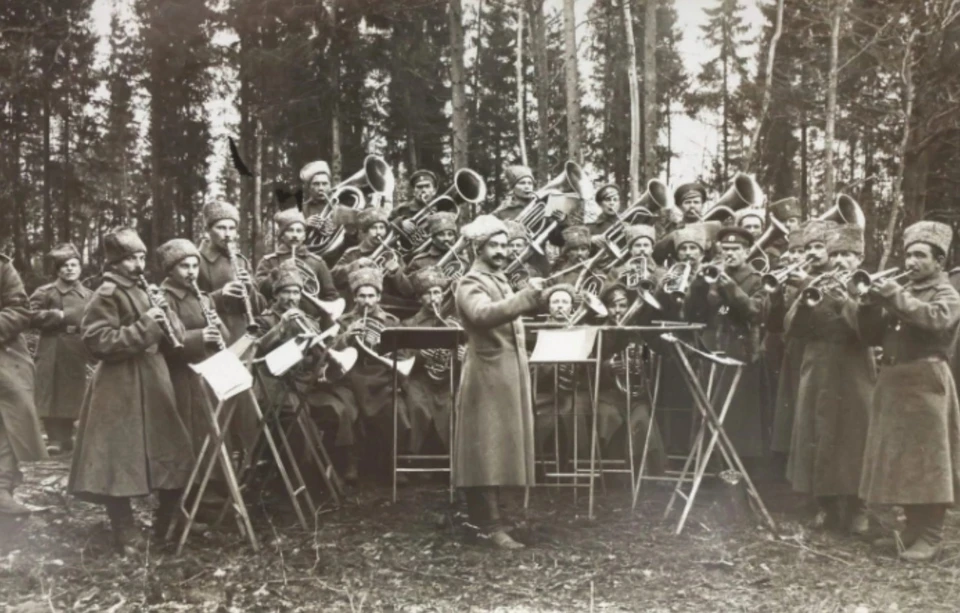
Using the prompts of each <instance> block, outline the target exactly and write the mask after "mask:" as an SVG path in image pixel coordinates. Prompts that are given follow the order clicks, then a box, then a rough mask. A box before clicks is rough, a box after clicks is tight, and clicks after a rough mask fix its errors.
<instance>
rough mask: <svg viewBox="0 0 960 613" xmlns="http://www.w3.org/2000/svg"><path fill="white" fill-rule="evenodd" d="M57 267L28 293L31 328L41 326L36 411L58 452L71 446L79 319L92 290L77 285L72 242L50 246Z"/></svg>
mask: <svg viewBox="0 0 960 613" xmlns="http://www.w3.org/2000/svg"><path fill="white" fill-rule="evenodd" d="M47 258H48V260H49V261H50V262H51V263H52V264H53V266H54V269H55V270H56V271H57V280H56V281H54V282H53V283H48V284H46V285H41V286H40V287H38V288H37V290H36V291H35V292H33V295H32V296H30V310H32V311H34V315H33V320H32V323H31V326H32V327H34V328H38V329H39V330H40V341H39V342H38V343H37V355H36V363H37V379H38V380H40V381H43V382H44V384H43V385H39V386H37V389H36V403H37V414H38V415H39V416H40V419H41V420H42V421H43V427H44V429H45V430H46V431H47V440H48V441H50V442H53V443H55V444H56V446H57V450H58V451H59V452H61V453H69V452H70V451H72V450H73V422H74V421H75V420H76V419H77V416H78V415H79V414H80V403H81V402H83V392H84V390H85V389H86V384H87V366H88V365H89V364H90V363H91V362H92V360H91V359H90V354H89V353H87V350H86V349H85V348H84V346H83V341H82V340H81V338H80V318H81V317H82V316H83V309H84V307H86V305H87V303H88V302H89V301H90V297H91V296H93V291H91V290H90V289H88V288H86V287H84V286H83V284H82V283H80V270H81V267H80V252H79V251H77V248H76V247H74V246H73V244H72V243H64V244H62V245H58V246H56V247H54V248H53V249H52V250H51V251H50V253H48V254H47Z"/></svg>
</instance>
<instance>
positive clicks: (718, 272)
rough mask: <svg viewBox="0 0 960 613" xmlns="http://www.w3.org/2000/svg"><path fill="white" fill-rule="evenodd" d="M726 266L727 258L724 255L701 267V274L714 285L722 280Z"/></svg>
mask: <svg viewBox="0 0 960 613" xmlns="http://www.w3.org/2000/svg"><path fill="white" fill-rule="evenodd" d="M725 267H726V260H724V259H723V258H722V257H721V258H717V259H715V260H713V261H711V262H708V263H706V264H704V265H702V266H701V267H700V275H701V276H702V277H703V280H704V281H706V282H707V283H708V284H710V285H713V284H714V283H717V282H718V281H720V277H721V276H722V275H723V269H724V268H725Z"/></svg>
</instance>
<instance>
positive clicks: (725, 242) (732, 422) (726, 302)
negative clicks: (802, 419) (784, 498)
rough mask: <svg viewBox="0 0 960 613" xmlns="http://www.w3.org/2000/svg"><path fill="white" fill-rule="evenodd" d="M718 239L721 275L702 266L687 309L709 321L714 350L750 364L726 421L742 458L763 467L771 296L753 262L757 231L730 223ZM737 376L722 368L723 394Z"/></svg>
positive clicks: (692, 317) (706, 337)
mask: <svg viewBox="0 0 960 613" xmlns="http://www.w3.org/2000/svg"><path fill="white" fill-rule="evenodd" d="M717 242H718V244H719V246H720V249H721V252H722V262H721V263H720V264H719V268H720V273H719V279H718V280H717V281H716V282H712V281H709V280H708V279H707V278H706V276H705V274H704V269H703V268H701V271H700V273H698V274H697V275H696V276H695V277H694V280H693V282H692V283H691V285H690V291H689V293H688V295H687V299H686V301H685V302H684V311H683V312H684V317H685V319H687V321H690V322H700V323H705V324H706V328H705V329H704V331H703V332H702V333H701V334H700V340H701V342H702V344H703V345H704V346H705V347H706V348H707V349H708V350H710V351H713V352H723V353H724V354H725V355H726V356H728V357H731V358H733V359H736V360H740V361H741V362H744V363H745V366H744V368H743V373H742V376H741V379H740V382H739V385H738V387H737V391H736V394H735V395H734V397H733V401H732V402H731V404H730V408H729V411H728V412H727V416H726V421H725V422H724V425H725V429H726V432H727V434H728V435H729V437H730V440H731V442H732V443H733V446H734V447H735V448H736V450H737V452H738V454H739V455H740V457H741V459H743V460H744V462H745V464H751V466H753V467H757V466H759V464H758V463H757V462H756V461H757V460H759V459H760V458H762V457H763V456H764V454H765V453H766V451H767V449H768V447H767V442H768V441H769V431H768V429H769V421H768V420H767V419H765V418H766V416H765V414H764V411H763V405H762V403H761V398H760V381H761V376H762V375H761V369H760V365H759V362H758V358H759V353H760V352H759V349H760V347H759V345H760V337H759V331H760V323H761V319H762V316H763V313H764V312H765V308H766V305H765V300H766V297H765V295H764V294H763V292H762V291H759V290H760V289H761V285H760V273H758V272H757V271H756V269H754V268H753V267H752V266H751V265H750V264H749V263H748V262H747V253H748V252H749V250H750V247H752V246H753V235H752V234H750V233H749V232H747V231H746V230H744V229H743V228H739V227H729V226H728V227H724V228H722V229H721V230H720V231H719V233H718V234H717ZM733 374H734V369H733V368H729V367H728V368H723V369H721V370H720V375H719V377H718V382H717V387H716V389H717V390H718V391H719V393H720V394H721V396H719V398H725V397H726V396H725V395H726V393H727V391H728V390H729V389H730V386H731V384H732V379H733ZM751 461H753V462H751Z"/></svg>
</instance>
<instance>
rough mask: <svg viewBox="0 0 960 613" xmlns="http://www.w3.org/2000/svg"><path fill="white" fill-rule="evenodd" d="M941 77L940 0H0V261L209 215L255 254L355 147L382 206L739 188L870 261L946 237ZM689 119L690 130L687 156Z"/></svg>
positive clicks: (957, 107) (947, 145)
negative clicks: (658, 187) (292, 197)
mask: <svg viewBox="0 0 960 613" xmlns="http://www.w3.org/2000/svg"><path fill="white" fill-rule="evenodd" d="M690 11H702V13H703V14H702V18H701V19H699V20H698V21H699V25H698V26H697V27H696V28H692V29H691V28H687V29H686V30H685V29H684V28H681V27H680V24H681V23H682V22H685V21H688V20H684V19H681V18H679V15H680V14H681V13H682V12H690ZM105 14H106V15H107V16H108V17H105ZM754 17H755V19H754ZM105 18H108V19H109V26H108V27H107V28H105V29H104V28H98V27H97V24H98V20H100V22H101V23H102V21H103V20H104V19H105ZM778 24H779V25H778ZM691 30H692V31H691ZM684 41H686V46H687V48H689V47H690V46H691V42H692V44H693V45H694V46H695V48H696V49H697V50H698V53H697V57H698V60H699V61H698V62H695V63H692V62H691V61H690V58H688V57H682V48H683V47H684ZM958 66H960V0H906V1H905V0H756V1H755V2H751V1H748V0H698V1H690V0H577V1H576V2H574V0H55V1H52V2H36V1H35V0H6V1H5V2H3V3H2V5H0V251H2V252H4V253H7V254H8V255H10V256H11V257H13V258H14V261H15V263H16V265H17V266H18V267H20V268H21V270H23V271H24V272H25V275H24V276H25V277H27V279H28V285H30V284H31V283H30V280H31V279H32V280H33V281H36V280H37V278H38V277H39V276H41V275H42V274H43V266H42V264H43V257H42V256H43V254H44V253H46V252H47V251H48V250H49V248H50V247H51V246H52V245H54V244H56V243H59V242H64V241H73V242H74V243H76V244H77V245H78V246H80V247H81V249H82V251H83V252H84V257H85V261H86V262H87V263H88V264H91V265H96V264H97V263H98V256H99V241H100V237H101V236H102V235H103V234H104V233H105V232H106V231H107V230H109V229H110V228H112V227H115V226H117V225H120V224H133V225H135V226H136V227H137V228H138V229H139V230H140V232H141V234H142V235H143V236H144V237H145V240H146V241H147V243H148V246H149V247H151V248H153V247H155V246H156V245H158V244H160V243H162V242H163V241H165V240H167V239H169V238H172V237H177V236H183V237H187V238H193V239H198V238H199V236H200V234H201V232H202V227H201V220H200V215H199V213H200V211H201V208H202V206H203V204H204V202H206V201H208V200H210V199H216V198H223V199H226V200H228V201H231V202H234V203H236V204H238V205H239V206H240V208H241V210H242V212H243V216H244V223H243V227H242V234H243V235H242V239H243V242H244V247H245V249H246V250H247V252H248V253H250V252H252V253H254V255H255V256H258V255H262V254H263V253H264V252H265V250H269V249H270V247H271V245H272V232H271V224H270V223H269V221H270V219H271V217H272V214H273V213H274V212H275V210H276V207H277V206H278V205H277V203H276V201H275V199H274V196H273V194H274V189H275V187H277V186H278V185H281V184H282V185H288V186H293V185H296V181H297V179H296V174H297V171H298V170H299V168H300V167H301V166H302V165H303V164H304V163H306V162H308V161H311V160H314V159H326V160H328V161H329V162H330V164H331V167H332V168H333V169H334V174H335V175H336V177H335V182H336V180H338V179H339V178H341V177H344V176H349V175H350V174H352V173H353V172H354V171H355V170H357V169H358V168H360V166H361V163H362V160H363V158H364V156H365V155H367V154H370V153H375V154H378V155H381V156H383V157H384V158H385V159H386V160H387V161H388V162H389V163H390V164H391V165H392V166H393V167H394V169H395V173H396V175H397V179H398V181H397V190H398V191H397V193H396V194H395V198H394V200H395V203H396V202H401V201H402V200H403V199H405V197H406V189H405V188H406V182H405V178H406V177H407V176H408V175H409V173H410V172H411V171H412V170H413V169H417V168H428V169H431V170H433V171H435V172H437V173H438V174H439V175H440V176H441V189H444V188H445V187H446V186H447V185H448V184H449V179H450V177H451V176H452V174H453V172H454V171H455V170H456V169H457V168H462V167H469V168H472V169H474V170H476V171H477V172H479V173H480V174H481V175H483V176H484V177H485V178H486V179H487V184H488V192H489V196H488V200H487V202H486V203H484V206H483V207H481V208H482V209H488V208H493V207H495V206H496V203H497V202H498V201H499V200H500V199H501V198H502V197H503V196H504V195H505V186H504V185H503V184H502V182H501V180H500V178H501V177H502V174H503V169H504V168H505V167H506V166H508V165H510V164H514V163H521V162H526V163H527V164H529V165H530V166H531V167H532V168H534V171H535V174H536V175H537V179H538V181H539V182H543V181H545V180H547V179H549V178H550V177H552V176H553V175H555V174H556V173H557V172H558V170H559V168H560V167H561V166H562V164H563V162H564V161H565V160H567V159H572V160H576V161H578V162H581V163H582V164H584V166H585V168H586V169H587V170H588V172H589V174H590V176H591V178H592V180H593V182H594V184H595V185H600V184H601V183H604V182H607V181H612V182H615V183H616V184H617V185H618V186H620V187H621V189H622V190H624V193H625V194H627V199H628V200H629V199H630V198H632V197H636V195H638V192H639V191H642V189H643V184H644V183H645V181H646V180H648V179H651V178H660V179H661V180H664V181H666V182H668V183H670V184H672V185H676V184H679V183H680V182H683V181H688V180H693V179H699V180H702V181H703V182H705V183H706V184H708V185H709V186H710V189H711V190H712V191H713V192H714V193H718V192H721V191H723V190H724V189H725V187H726V185H727V184H728V183H729V181H730V179H731V178H732V177H733V176H734V175H735V174H736V173H737V172H740V171H744V172H749V173H751V174H754V175H755V176H756V178H757V181H758V182H759V184H760V186H761V187H762V189H763V190H764V192H765V193H766V196H767V198H768V199H769V200H770V201H773V200H776V199H779V198H783V197H787V196H796V197H798V198H799V199H800V201H801V203H802V205H803V207H804V208H805V209H806V210H807V212H808V213H809V214H816V213H818V212H822V211H823V210H824V209H825V208H827V207H828V206H829V203H831V202H833V199H834V197H835V194H837V193H841V192H842V193H847V194H850V195H851V196H853V197H854V198H855V199H856V200H858V201H859V203H860V204H861V206H862V207H863V209H864V211H865V213H866V217H867V239H868V240H867V243H868V247H867V249H868V260H875V259H876V258H878V257H879V256H880V254H881V253H882V252H887V251H891V249H892V251H893V252H894V253H895V250H896V240H895V239H896V238H897V237H899V230H900V229H901V228H902V226H903V224H908V223H912V222H914V221H917V220H919V219H922V218H928V219H940V220H943V221H947V222H949V223H953V224H954V225H956V224H957V219H958V216H960V189H958V187H960V70H957V67H958ZM691 118H696V120H697V121H696V122H693V123H692V122H691V121H690V119H691ZM691 125H694V126H700V128H699V129H703V130H705V131H707V132H710V133H709V134H706V135H705V136H704V137H703V139H702V142H703V143H705V144H704V146H703V150H702V151H697V152H693V153H692V154H691V152H690V147H689V142H686V141H684V142H681V141H682V139H678V138H677V135H678V130H679V131H680V133H681V136H682V132H683V131H684V130H686V131H687V132H689V130H690V127H689V126H691ZM224 132H226V133H229V134H232V135H233V136H234V137H235V139H236V141H237V142H238V144H239V147H240V149H241V151H242V154H243V157H244V159H245V160H246V162H247V164H248V165H249V166H250V167H251V168H252V169H253V170H254V171H255V173H256V175H257V177H258V178H257V180H253V179H247V178H242V177H240V176H239V175H238V174H237V173H236V172H235V171H234V170H233V168H232V167H231V166H230V164H229V159H228V155H227V145H226V138H225V137H224ZM681 175H682V176H681Z"/></svg>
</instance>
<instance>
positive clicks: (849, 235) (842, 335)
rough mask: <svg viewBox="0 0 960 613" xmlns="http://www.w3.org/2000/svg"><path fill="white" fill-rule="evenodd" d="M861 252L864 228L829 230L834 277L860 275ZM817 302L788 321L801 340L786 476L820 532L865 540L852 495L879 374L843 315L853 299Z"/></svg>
mask: <svg viewBox="0 0 960 613" xmlns="http://www.w3.org/2000/svg"><path fill="white" fill-rule="evenodd" d="M863 247H864V244H863V230H862V229H861V228H859V227H857V226H853V225H847V226H841V227H839V228H836V229H834V230H832V231H831V232H830V234H829V235H828V237H827V253H828V254H829V255H830V265H831V267H832V270H833V271H834V272H837V273H852V272H854V271H855V270H857V269H859V268H860V264H861V263H862V262H863ZM820 295H821V296H823V298H822V299H821V300H820V302H819V303H817V304H811V303H810V302H809V301H808V300H806V299H805V298H803V297H801V298H800V299H799V300H794V302H793V306H791V307H790V311H789V312H788V313H787V316H786V321H785V330H786V331H787V333H788V334H790V333H792V332H793V331H794V330H802V332H800V333H799V334H798V336H802V337H803V338H805V339H806V342H805V347H804V351H803V361H802V363H801V366H800V383H799V385H798V386H797V392H798V393H797V399H796V416H795V417H794V421H793V435H792V442H791V445H790V456H789V461H788V464H787V477H788V478H789V480H790V483H791V485H792V486H793V490H794V491H795V492H801V493H804V494H810V495H813V496H814V497H816V500H817V503H818V505H819V506H820V508H821V511H822V512H823V513H824V515H825V521H824V524H823V526H824V527H825V528H828V529H833V530H842V531H848V532H850V533H851V534H854V535H863V534H866V532H867V530H868V528H869V527H870V526H869V522H868V520H867V515H866V513H865V509H864V506H863V504H862V502H861V501H860V500H859V499H858V498H857V491H858V488H859V486H860V474H861V469H862V467H863V450H864V445H865V444H866V437H867V426H868V424H869V419H870V398H871V395H872V394H873V386H874V382H875V380H876V374H877V369H876V364H875V363H874V359H873V350H872V349H871V348H870V347H869V346H868V345H866V344H864V343H863V341H862V340H861V339H860V337H859V335H858V333H857V331H856V330H855V329H854V328H853V327H852V326H851V325H850V322H849V321H848V320H847V319H845V318H844V316H843V310H844V309H850V308H853V309H856V302H855V298H852V297H851V296H850V294H849V293H848V292H847V291H846V290H845V289H842V288H836V287H829V288H824V290H823V292H822V293H821V294H820Z"/></svg>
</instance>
